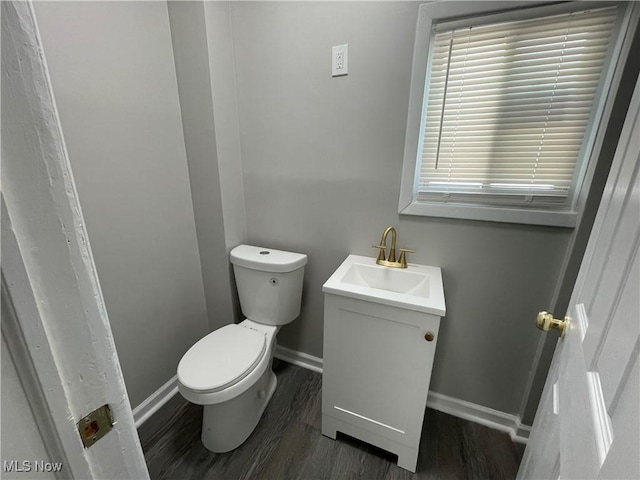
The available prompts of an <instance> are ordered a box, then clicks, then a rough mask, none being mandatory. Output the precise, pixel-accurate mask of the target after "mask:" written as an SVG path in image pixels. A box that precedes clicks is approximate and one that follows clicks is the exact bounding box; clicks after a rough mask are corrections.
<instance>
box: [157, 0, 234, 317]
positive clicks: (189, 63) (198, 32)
mask: <svg viewBox="0 0 640 480" xmlns="http://www.w3.org/2000/svg"><path fill="white" fill-rule="evenodd" d="M168 8H169V23H170V26H171V40H172V44H173V52H174V58H175V64H176V73H177V79H178V91H179V93H180V108H181V112H182V126H183V131H184V140H185V147H186V152H187V163H188V165H189V178H190V183H191V198H192V200H193V210H194V215H195V224H196V232H197V234H198V247H199V251H200V262H201V265H202V279H203V283H204V293H205V298H206V300H207V313H208V316H209V327H210V330H215V329H216V328H220V327H221V326H223V325H226V324H228V323H232V322H233V320H234V311H233V302H232V298H233V297H232V292H235V289H232V287H231V285H232V277H231V271H230V265H229V260H228V256H227V253H228V249H227V245H226V239H225V221H224V212H223V208H222V196H221V190H220V188H219V187H218V186H219V185H221V179H220V172H219V169H218V153H217V136H216V126H215V125H216V124H215V122H214V110H213V99H212V94H211V77H210V75H209V50H208V46H207V28H206V25H205V21H204V5H203V3H201V2H168ZM229 230H231V228H229Z"/></svg>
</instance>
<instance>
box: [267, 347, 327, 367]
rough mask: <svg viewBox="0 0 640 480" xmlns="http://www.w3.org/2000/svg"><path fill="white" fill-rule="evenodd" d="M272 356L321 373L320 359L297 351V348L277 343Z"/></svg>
mask: <svg viewBox="0 0 640 480" xmlns="http://www.w3.org/2000/svg"><path fill="white" fill-rule="evenodd" d="M273 356H274V357H276V358H278V359H280V360H284V361H285V362H288V363H292V364H294V365H298V366H299V367H302V368H306V369H307V370H312V371H314V372H318V373H322V359H321V358H318V357H314V356H313V355H309V354H308V353H304V352H298V351H297V350H291V349H290V348H287V347H282V346H280V345H277V346H276V351H275V353H274V354H273Z"/></svg>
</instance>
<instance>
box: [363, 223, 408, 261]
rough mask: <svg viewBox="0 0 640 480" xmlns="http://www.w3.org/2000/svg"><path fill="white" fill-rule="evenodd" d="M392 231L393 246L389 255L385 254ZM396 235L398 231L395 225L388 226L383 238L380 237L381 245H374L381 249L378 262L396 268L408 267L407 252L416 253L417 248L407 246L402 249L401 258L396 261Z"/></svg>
mask: <svg viewBox="0 0 640 480" xmlns="http://www.w3.org/2000/svg"><path fill="white" fill-rule="evenodd" d="M389 232H391V248H390V249H389V257H386V256H385V252H386V250H387V236H388V235H389ZM396 237H397V232H396V229H395V228H394V227H387V228H386V229H385V230H384V232H383V233H382V238H381V239H380V245H372V247H373V248H378V249H380V252H379V253H378V258H377V259H376V263H377V264H378V265H384V266H386V267H395V268H407V256H406V254H407V253H415V250H409V249H406V248H401V249H400V259H399V260H398V261H397V262H396Z"/></svg>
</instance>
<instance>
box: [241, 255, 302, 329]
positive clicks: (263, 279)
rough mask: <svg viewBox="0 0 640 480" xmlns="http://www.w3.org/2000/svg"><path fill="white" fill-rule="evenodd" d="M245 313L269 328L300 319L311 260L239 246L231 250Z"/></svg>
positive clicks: (300, 256)
mask: <svg viewBox="0 0 640 480" xmlns="http://www.w3.org/2000/svg"><path fill="white" fill-rule="evenodd" d="M231 263H232V264H233V272H234V273H235V276H236V286H237V287H238V296H239V297H240V307H241V308H242V313H243V315H244V316H246V317H247V318H248V319H249V320H253V321H254V322H258V323H263V324H266V325H285V324H287V323H289V322H291V321H293V320H294V319H295V318H296V317H297V316H298V315H300V303H301V300H302V279H303V276H304V266H305V265H306V264H307V256H306V255H304V254H301V253H292V252H284V251H282V250H274V249H272V248H262V247H253V246H251V245H238V246H237V247H236V248H234V249H233V250H231Z"/></svg>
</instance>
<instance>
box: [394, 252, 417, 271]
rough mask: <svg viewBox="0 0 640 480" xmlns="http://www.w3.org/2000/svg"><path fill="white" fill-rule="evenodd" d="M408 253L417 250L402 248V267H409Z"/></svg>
mask: <svg viewBox="0 0 640 480" xmlns="http://www.w3.org/2000/svg"><path fill="white" fill-rule="evenodd" d="M407 253H416V251H415V250H409V249H408V248H401V249H400V260H398V263H399V264H400V268H407V255H406V254H407Z"/></svg>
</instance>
